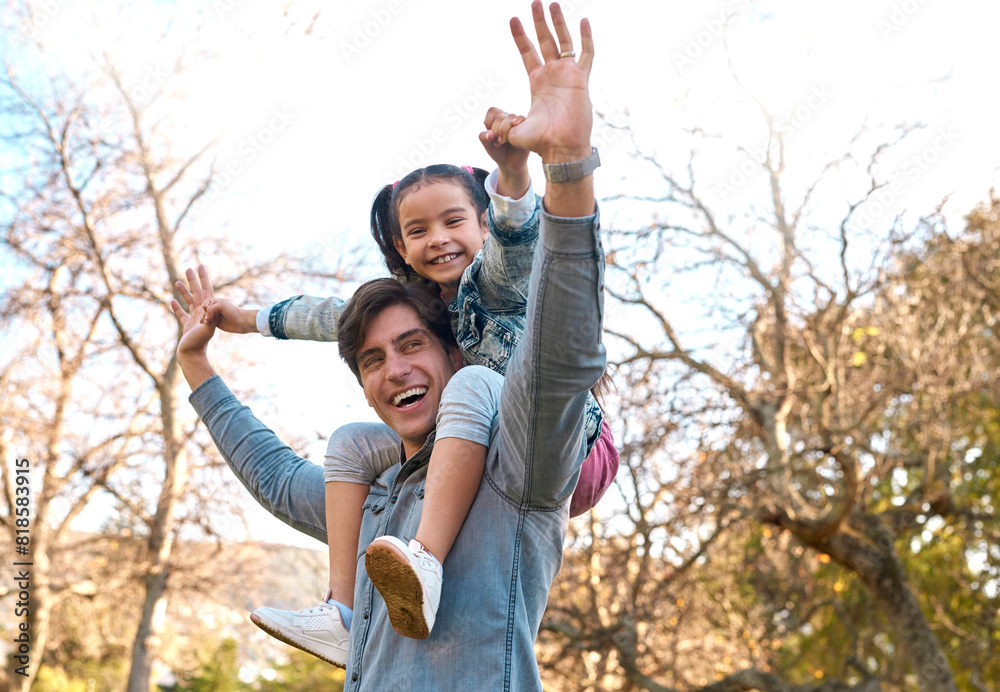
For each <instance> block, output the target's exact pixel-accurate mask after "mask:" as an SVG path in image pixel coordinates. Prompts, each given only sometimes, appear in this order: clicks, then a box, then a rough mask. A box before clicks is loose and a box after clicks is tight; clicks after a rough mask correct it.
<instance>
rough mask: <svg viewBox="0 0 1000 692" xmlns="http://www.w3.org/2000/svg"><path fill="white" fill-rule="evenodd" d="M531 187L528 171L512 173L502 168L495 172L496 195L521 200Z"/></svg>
mask: <svg viewBox="0 0 1000 692" xmlns="http://www.w3.org/2000/svg"><path fill="white" fill-rule="evenodd" d="M529 187H531V175H530V174H529V173H528V169H527V168H525V169H524V170H523V171H518V172H513V171H505V170H504V169H503V168H501V169H499V170H498V172H497V193H499V194H500V195H503V196H504V197H510V198H511V199H521V198H522V197H524V195H525V194H526V193H527V192H528V188H529Z"/></svg>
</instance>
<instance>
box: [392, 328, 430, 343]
mask: <svg viewBox="0 0 1000 692" xmlns="http://www.w3.org/2000/svg"><path fill="white" fill-rule="evenodd" d="M418 335H419V336H422V337H424V338H425V339H430V338H431V335H430V333H429V332H428V331H427V330H426V329H424V328H423V327H414V328H413V329H410V330H409V331H405V332H403V333H402V334H400V335H399V336H397V337H396V338H395V339H393V340H392V343H394V344H399V343H400V342H402V341H406V340H407V339H409V338H410V337H413V336H418Z"/></svg>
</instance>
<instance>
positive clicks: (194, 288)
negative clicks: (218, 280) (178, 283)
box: [184, 267, 201, 308]
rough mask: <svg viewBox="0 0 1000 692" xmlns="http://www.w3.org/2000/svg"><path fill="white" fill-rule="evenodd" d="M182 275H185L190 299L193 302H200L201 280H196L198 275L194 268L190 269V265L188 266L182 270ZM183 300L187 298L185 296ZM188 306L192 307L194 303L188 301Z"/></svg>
mask: <svg viewBox="0 0 1000 692" xmlns="http://www.w3.org/2000/svg"><path fill="white" fill-rule="evenodd" d="M184 276H186V277H187V281H188V290H189V291H191V299H192V300H193V301H194V302H195V303H200V302H201V282H200V281H199V280H198V275H197V274H195V272H194V269H192V268H191V267H188V268H187V269H185V270H184ZM185 300H187V299H186V298H185ZM188 307H189V308H193V307H194V305H193V304H192V303H191V302H188Z"/></svg>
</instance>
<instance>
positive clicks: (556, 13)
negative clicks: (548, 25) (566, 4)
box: [549, 2, 573, 59]
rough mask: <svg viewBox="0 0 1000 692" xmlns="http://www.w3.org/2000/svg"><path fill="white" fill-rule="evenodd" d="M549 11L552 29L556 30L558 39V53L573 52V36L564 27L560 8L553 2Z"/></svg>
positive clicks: (567, 28)
mask: <svg viewBox="0 0 1000 692" xmlns="http://www.w3.org/2000/svg"><path fill="white" fill-rule="evenodd" d="M549 11H550V12H551V13H552V28H554V29H555V30H556V36H557V37H558V38H559V52H560V53H565V52H566V51H571V50H573V36H572V34H570V32H569V27H568V26H566V17H565V16H563V11H562V7H560V6H559V3H557V2H554V3H552V4H551V5H549ZM564 59H565V58H564Z"/></svg>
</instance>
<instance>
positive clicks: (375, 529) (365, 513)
mask: <svg viewBox="0 0 1000 692" xmlns="http://www.w3.org/2000/svg"><path fill="white" fill-rule="evenodd" d="M388 504H389V494H388V493H387V492H386V491H385V489H383V488H372V490H371V492H369V493H368V497H366V498H365V503H364V504H363V505H362V506H361V535H360V536H359V537H358V538H359V540H358V559H360V558H361V556H362V555H364V554H365V550H367V548H368V544H369V543H371V542H372V541H373V540H375V538H376V536H378V535H379V525H380V523H381V522H380V521H379V519H378V517H379V515H381V514H382V513H383V512H384V511H385V508H386V507H387V506H388Z"/></svg>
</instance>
